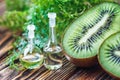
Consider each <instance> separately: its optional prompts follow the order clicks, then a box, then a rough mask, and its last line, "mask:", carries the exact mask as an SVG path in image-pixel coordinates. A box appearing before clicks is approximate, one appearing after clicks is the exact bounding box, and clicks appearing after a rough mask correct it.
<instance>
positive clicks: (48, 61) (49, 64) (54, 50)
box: [43, 13, 63, 70]
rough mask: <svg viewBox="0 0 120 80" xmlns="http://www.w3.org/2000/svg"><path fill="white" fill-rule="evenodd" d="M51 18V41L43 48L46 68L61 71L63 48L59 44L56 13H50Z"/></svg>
mask: <svg viewBox="0 0 120 80" xmlns="http://www.w3.org/2000/svg"><path fill="white" fill-rule="evenodd" d="M48 17H49V39H48V42H47V43H46V45H45V46H44V48H43V51H44V54H45V60H44V66H45V67H46V68H47V69H50V70H56V69H59V68H60V67H61V66H62V64H63V63H62V53H61V51H62V48H61V47H60V45H59V44H58V43H57V39H56V31H55V25H56V23H55V18H56V13H48Z"/></svg>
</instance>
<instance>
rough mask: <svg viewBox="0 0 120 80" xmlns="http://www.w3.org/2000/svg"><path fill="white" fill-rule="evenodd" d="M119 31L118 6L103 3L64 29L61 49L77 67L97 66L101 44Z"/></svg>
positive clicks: (119, 12)
mask: <svg viewBox="0 0 120 80" xmlns="http://www.w3.org/2000/svg"><path fill="white" fill-rule="evenodd" d="M117 31H120V6H119V5H118V4H117V3H111V2H104V3H101V4H99V5H96V6H94V7H92V8H91V9H89V10H88V11H86V12H84V13H83V14H82V15H81V16H80V17H79V18H78V19H76V20H75V21H74V22H73V23H72V24H70V26H69V27H68V28H67V29H66V31H65V34H64V36H63V41H62V45H63V49H64V52H65V56H66V57H67V59H68V60H70V61H71V62H73V63H74V64H75V65H77V66H81V67H90V66H93V65H95V64H97V54H98V51H99V47H100V45H101V44H102V42H103V41H104V40H105V39H106V38H107V37H109V36H110V35H111V34H113V33H115V32H117Z"/></svg>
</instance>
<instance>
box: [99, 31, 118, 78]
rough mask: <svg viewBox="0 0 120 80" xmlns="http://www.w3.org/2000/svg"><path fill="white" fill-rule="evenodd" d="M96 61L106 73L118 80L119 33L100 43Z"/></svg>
mask: <svg viewBox="0 0 120 80" xmlns="http://www.w3.org/2000/svg"><path fill="white" fill-rule="evenodd" d="M98 61H99V63H100V65H101V66H102V68H103V69H104V70H105V71H106V72H108V73H109V74H110V75H112V76H115V77H117V78H119V80H120V32H118V33H115V34H113V35H111V36H110V37H109V38H107V39H106V40H105V41H104V42H103V43H102V45H101V47H100V49H99V54H98Z"/></svg>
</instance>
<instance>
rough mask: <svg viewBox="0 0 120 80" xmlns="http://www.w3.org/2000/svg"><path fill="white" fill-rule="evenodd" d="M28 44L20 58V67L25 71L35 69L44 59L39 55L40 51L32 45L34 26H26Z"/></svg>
mask: <svg viewBox="0 0 120 80" xmlns="http://www.w3.org/2000/svg"><path fill="white" fill-rule="evenodd" d="M27 29H28V44H27V45H26V47H25V48H24V50H23V54H22V55H21V56H20V61H21V63H22V65H23V66H24V67H25V68H27V69H35V68H38V67H40V65H41V64H42V63H43V60H44V57H43V55H41V50H40V49H39V48H38V47H37V46H35V44H34V30H35V26H34V25H28V26H27Z"/></svg>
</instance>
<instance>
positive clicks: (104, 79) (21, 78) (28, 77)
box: [0, 0, 114, 80]
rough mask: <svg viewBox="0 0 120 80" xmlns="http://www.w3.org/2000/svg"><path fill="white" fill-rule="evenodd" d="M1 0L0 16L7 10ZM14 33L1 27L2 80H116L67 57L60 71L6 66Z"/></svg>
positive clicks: (0, 56)
mask: <svg viewBox="0 0 120 80" xmlns="http://www.w3.org/2000/svg"><path fill="white" fill-rule="evenodd" d="M3 3H4V2H2V0H0V15H2V14H3V11H4V10H5V5H4V4H3ZM13 41H14V38H13V37H12V33H11V32H10V31H9V30H7V29H5V28H3V27H0V80H114V79H113V78H112V77H110V76H109V75H108V74H107V73H105V72H104V71H103V70H102V69H101V68H100V66H99V65H98V66H96V67H92V68H89V69H84V68H80V67H77V66H75V65H73V64H72V63H70V62H69V61H68V60H67V59H66V58H65V57H64V58H63V62H64V65H63V67H61V68H60V69H59V70H54V71H50V70H47V69H46V68H45V67H44V66H43V65H42V66H41V67H40V68H39V69H35V70H23V71H16V70H14V69H10V68H9V66H8V65H7V64H6V58H7V56H8V51H10V50H11V49H12V48H13V46H12V43H13Z"/></svg>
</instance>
